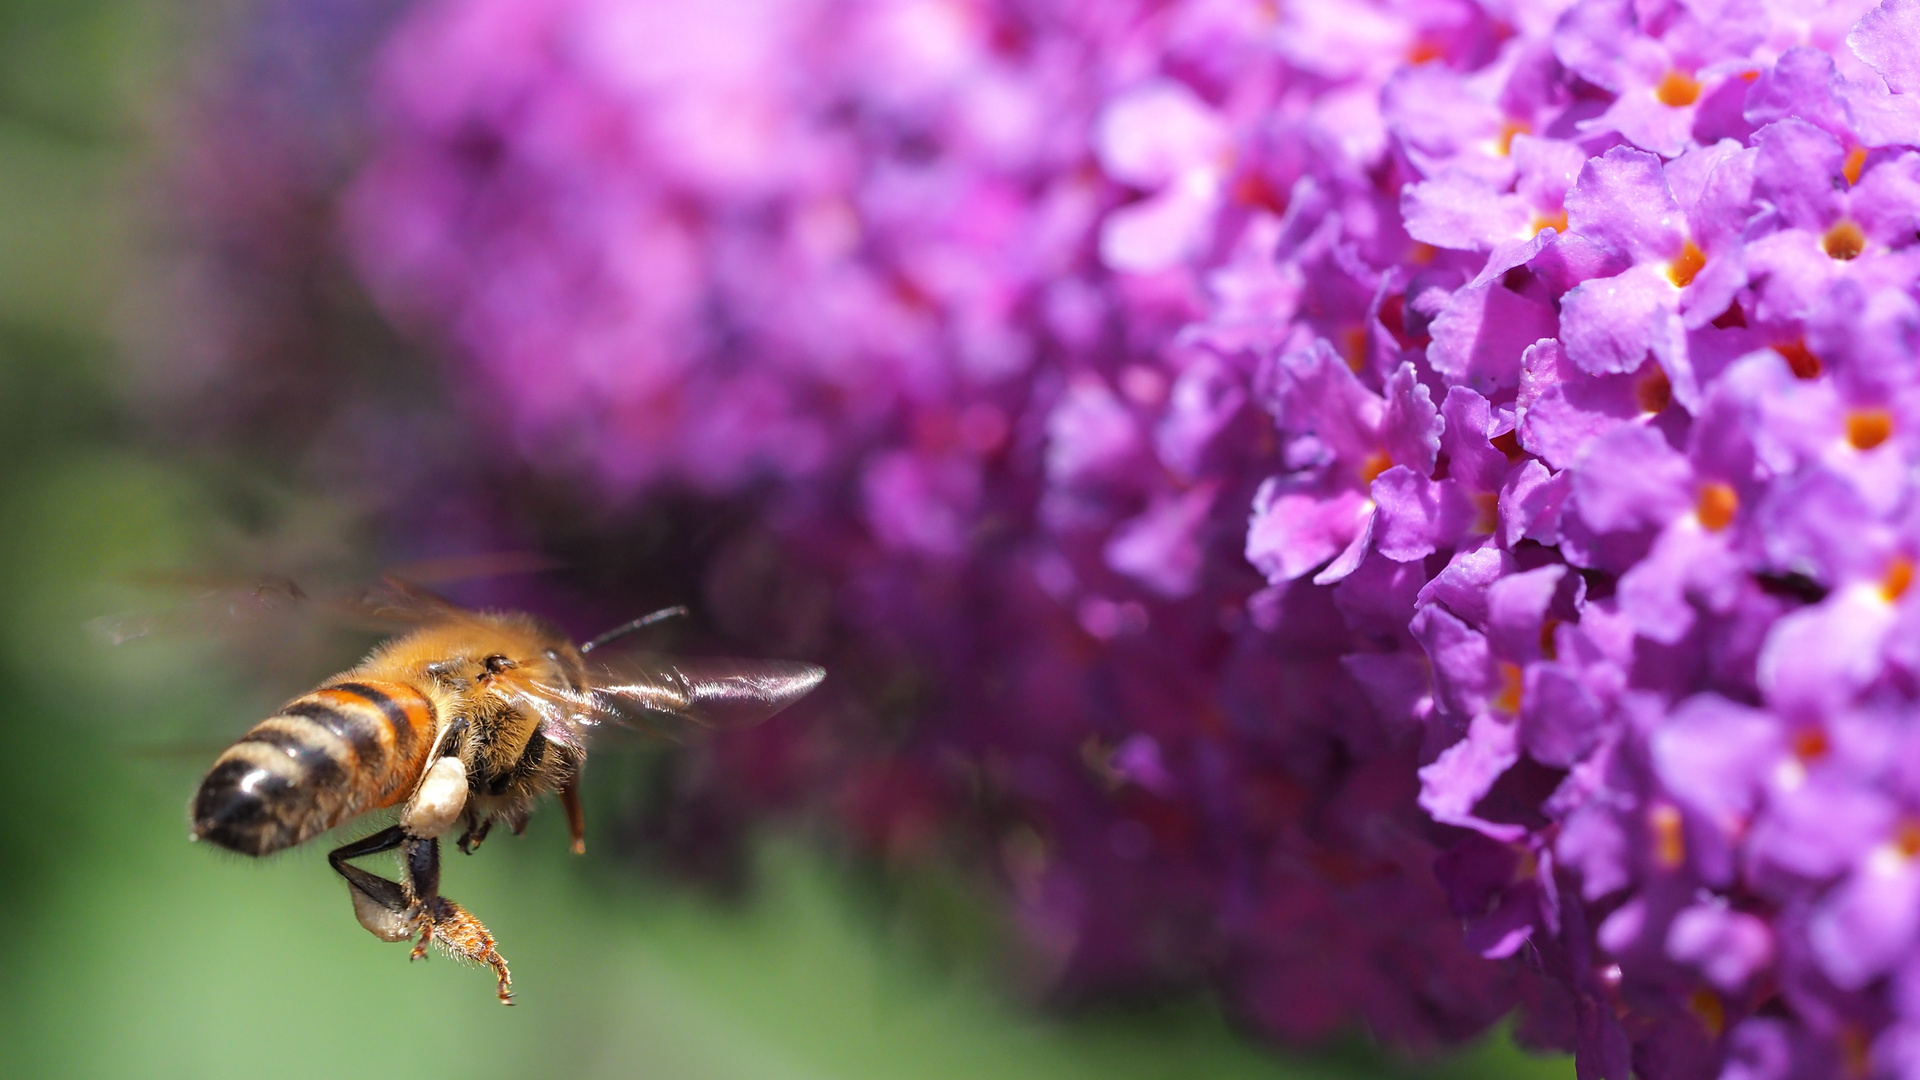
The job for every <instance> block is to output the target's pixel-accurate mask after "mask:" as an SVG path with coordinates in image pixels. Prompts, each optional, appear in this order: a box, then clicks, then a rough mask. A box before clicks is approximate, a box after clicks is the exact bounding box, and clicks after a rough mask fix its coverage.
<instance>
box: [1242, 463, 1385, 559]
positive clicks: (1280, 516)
mask: <svg viewBox="0 0 1920 1080" xmlns="http://www.w3.org/2000/svg"><path fill="white" fill-rule="evenodd" d="M1370 516H1371V510H1369V508H1368V506H1367V497H1366V495H1365V494H1364V493H1362V492H1360V491H1356V490H1354V489H1352V488H1330V487H1328V486H1327V485H1325V484H1323V483H1321V482H1319V481H1317V480H1311V479H1301V478H1295V477H1287V478H1281V477H1273V478H1270V479H1268V480H1267V481H1266V482H1264V483H1262V484H1261V485H1260V490H1259V491H1258V492H1256V493H1255V494H1254V497H1253V516H1252V520H1251V521H1250V522H1249V523H1248V526H1247V561H1248V562H1250V563H1252V564H1253V565H1254V568H1255V569H1257V570H1259V571H1260V572H1261V573H1262V574H1265V575H1266V578H1267V580H1268V581H1270V582H1273V583H1275V584H1278V583H1280V582H1282V581H1291V580H1293V579H1294V578H1297V577H1299V576H1301V575H1302V574H1305V573H1307V572H1309V571H1311V570H1312V569H1314V568H1315V567H1317V566H1319V565H1320V564H1321V563H1324V562H1326V561H1327V560H1328V559H1331V558H1333V557H1334V556H1335V555H1337V554H1339V553H1340V550H1341V549H1342V548H1344V547H1346V546H1347V544H1348V543H1350V542H1351V541H1352V540H1353V538H1354V537H1355V536H1357V535H1358V534H1359V533H1360V531H1361V527H1362V526H1363V525H1364V524H1365V519H1366V518H1368V517H1370Z"/></svg>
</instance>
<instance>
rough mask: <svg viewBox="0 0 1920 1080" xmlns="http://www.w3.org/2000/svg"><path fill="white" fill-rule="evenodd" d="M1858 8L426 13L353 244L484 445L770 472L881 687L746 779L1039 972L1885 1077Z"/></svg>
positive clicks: (1598, 1069)
mask: <svg viewBox="0 0 1920 1080" xmlns="http://www.w3.org/2000/svg"><path fill="white" fill-rule="evenodd" d="M1916 11H1920V8H1916V6H1915V5H1914V4H1912V3H1910V2H1908V0H1885V2H1882V3H1879V4H1877V5H1876V4H1873V3H1871V2H1868V0H1847V2H1844V3H1832V4H1803V3H1797V2H1791V0H1750V2H1749V0H1737V2H1731V3H1727V2H1718V0H1713V2H1709V0H1634V2H1631V3H1630V2H1627V0H1574V2H1572V3H1564V2H1553V0H1539V2H1534V0H1503V2H1495V0H1392V2H1389V0H1379V2H1372V0H1354V2H1351V3H1344V4H1288V5H1284V6H1281V7H1278V8H1276V7H1275V6H1273V5H1269V4H1264V3H1259V2H1255V0H1246V2H1244V3H1243V2H1239V0H1183V2H1168V3H1147V2H1146V0H1141V2H1138V3H1132V2H1128V3H1119V4H1113V3H1081V2H1076V0H785V2H775V0H729V2H727V3H723V4H709V5H693V6H684V5H683V6H679V7H675V6H672V5H665V4H653V3H641V4H633V3H614V2H612V0H481V2H477V3H471V2H470V3H462V4H454V3H428V4H424V5H422V6H420V7H419V8H417V9H416V10H415V11H414V12H413V14H412V15H411V16H410V17H409V18H408V19H407V21H406V23H405V24H404V25H403V27H402V28H401V29H400V30H399V31H397V33H396V35H395V36H394V37H393V38H392V40H391V41H390V42H389V44H388V46H387V49H386V52H385V54H384V56H385V58H384V62H383V66H382V71H383V72H384V74H383V76H382V78H381V81H380V83H379V86H378V91H377V94H376V107H377V109H378V113H379V122H380V131H379V137H378V139H377V140H376V142H375V145H374V151H373V155H372V158H371V160H370V162H369V163H368V164H367V165H366V167H365V168H364V169H363V170H362V171H361V172H360V173H359V174H358V178H357V180H356V181H355V184H354V187H353V191H352V194H351V197H350V198H349V199H348V200H347V207H346V223H347V231H348V235H349V239H350V244H351V247H352V250H353V252H354V255H355V258H356V259H357V261H358V265H359V266H360V267H361V271H362V275H363V277H364V278H365V280H366V281H367V282H368V283H369V284H370V286H371V287H372V289H373V290H374V292H375V294H376V296H377V297H378V298H379V300H380V302H381V303H382V304H383V305H384V306H385V308H386V310H387V311H388V312H389V313H390V314H391V315H392V316H393V317H394V318H395V319H396V320H398V321H400V322H402V323H403V324H406V325H409V326H412V327H414V328H416V329H417V331H418V332H419V333H421V334H423V335H424V336H426V337H427V338H428V339H430V340H433V341H436V342H437V343H439V344H441V345H442V346H444V347H445V349H446V351H447V353H448V355H449V357H450V362H451V364H452V365H453V370H455V371H456V372H458V373H460V376H461V380H460V381H461V383H462V385H463V386H465V387H467V388H468V390H469V393H470V394H471V396H472V400H473V405H474V407H475V408H476V409H479V410H480V411H481V413H482V415H484V416H486V417H488V418H489V419H490V420H493V421H495V422H497V423H499V424H500V425H502V428H503V430H504V431H506V432H507V433H509V438H508V439H507V440H506V442H507V443H509V444H510V445H506V446H503V447H502V448H501V449H502V450H504V451H505V452H506V454H507V456H508V457H510V458H521V459H525V460H530V461H532V462H533V463H535V464H536V465H537V466H538V467H539V468H541V469H543V470H546V471H548V472H549V473H555V474H576V475H585V476H588V477H591V478H592V479H594V480H595V481H597V482H598V483H599V485H600V492H601V497H602V498H603V499H604V500H605V501H607V502H618V501H620V500H622V499H627V498H631V497H635V496H638V495H641V494H643V493H646V492H649V491H655V490H658V489H660V488H661V487H663V486H687V487H691V488H694V489H696V490H698V491H702V492H705V493H708V494H713V495H722V496H724V495H730V494H735V493H738V492H741V491H744V490H746V489H748V488H750V487H752V486H754V485H756V484H758V483H759V482H760V481H762V480H764V479H767V478H772V479H775V480H777V481H778V483H777V484H775V485H773V491H774V494H772V495H771V496H769V497H768V498H769V501H768V507H767V510H766V514H765V520H764V523H763V527H764V529H765V530H766V532H767V533H768V534H769V535H771V536H773V537H775V538H776V539H775V540H774V541H773V543H775V544H776V545H777V546H778V550H779V551H780V554H781V558H782V560H784V561H788V562H792V563H795V564H797V565H800V566H803V567H804V568H805V569H804V570H803V571H797V572H800V573H804V574H806V575H809V576H811V577H812V578H815V579H817V580H819V581H821V582H825V583H826V585H825V586H824V587H825V588H826V589H827V591H828V592H829V593H830V594H831V597H832V602H833V603H835V604H836V605H837V616H838V619H839V621H840V625H842V626H844V627H847V628H849V630H850V633H851V637H850V639H849V643H848V644H847V645H846V646H845V652H844V654H843V655H842V661H843V663H844V664H846V665H848V666H849V669H850V670H854V671H861V672H868V673H885V674H874V675H873V680H874V682H875V684H876V685H881V684H885V685H892V684H894V683H899V682H912V683H914V684H915V685H923V686H928V687H933V688H935V689H932V690H929V691H928V692H927V693H926V694H925V695H924V696H923V698H921V699H920V704H919V705H918V706H917V708H916V709H915V713H914V721H915V723H914V726H913V728H912V732H911V734H910V735H909V736H907V737H905V738H904V739H901V740H898V741H892V740H889V739H880V738H873V739H868V740H866V741H865V742H863V741H862V740H861V738H860V737H859V736H856V735H852V734H848V735H845V736H844V737H840V738H835V739H834V740H832V743H833V748H832V750H831V752H830V753H828V754H827V755H826V756H827V757H828V758H830V759H831V761H832V764H831V765H830V766H829V765H822V764H819V763H818V762H815V763H814V764H812V765H804V766H801V765H795V766H793V767H792V769H790V770H789V771H790V772H791V773H794V774H797V775H799V776H800V777H801V779H800V780H797V781H794V782H793V783H791V784H790V785H789V786H791V787H794V788H796V789H800V790H808V789H809V786H810V785H811V786H812V788H813V789H816V793H818V792H817V789H821V788H826V789H831V790H830V791H829V792H828V793H827V794H826V796H825V798H824V799H823V801H825V802H827V803H830V804H832V805H833V806H835V807H836V808H837V809H838V810H839V811H840V813H841V814H842V816H843V818H844V820H846V821H847V822H848V823H849V826H850V828H851V831H852V832H853V833H854V834H855V835H856V836H860V837H864V838H866V839H867V841H868V842H869V844H870V846H871V847H873V848H874V849H876V850H880V851H884V852H886V853H889V854H891V855H893V856H895V857H903V858H904V857H910V856H911V853H913V852H917V851H920V850H922V849H923V848H924V847H925V845H926V844H927V843H929V842H931V841H930V840H929V839H928V838H929V837H930V836H934V835H937V834H939V833H940V831H941V830H942V829H951V830H953V831H955V832H956V833H962V834H965V835H968V836H972V837H975V838H981V837H984V838H986V840H987V841H988V842H987V843H985V844H978V843H975V844H974V847H975V848H976V849H979V848H985V849H987V850H989V851H991V852H992V853H993V854H992V856H991V859H992V861H993V864H994V866H995V869H996V872H997V873H998V874H999V876H1000V879H1001V880H1002V882H1003V883H1004V885H1005V888H1006V891H1007V894H1008V896H1009V898H1010V903H1011V904H1012V906H1013V908H1014V910H1015V912H1016V916H1017V922H1018V924H1019V925H1020V926H1021V927H1022V928H1023V929H1024V930H1025V931H1026V933H1027V935H1028V937H1029V939H1030V941H1031V943H1032V944H1033V945H1034V951H1035V954H1036V955H1037V956H1039V957H1041V958H1042V959H1043V960H1044V961H1045V962H1046V967H1045V970H1044V971H1043V972H1042V974H1043V975H1044V976H1045V979H1046V981H1047V984H1048V985H1050V986H1052V987H1054V988H1056V989H1059V990H1061V991H1063V992H1077V991H1088V992H1096V991H1104V990H1114V989H1125V988H1131V987H1137V986H1159V985H1169V984H1192V983H1205V984H1209V985H1212V986H1214V987H1216V988H1218V989H1220V990H1221V991H1222V992H1224V994H1225V995H1226V998H1227V1000H1228V1001H1230V1002H1231V1003H1232V1005H1233V1007H1234V1008H1235V1009H1237V1010H1238V1011H1239V1012H1240V1013H1242V1014H1243V1015H1245V1016H1246V1017H1247V1018H1249V1019H1250V1020H1251V1021H1252V1022H1253V1023H1255V1024H1257V1025H1259V1026H1261V1027H1262V1028H1264V1029H1265V1030H1267V1031H1270V1032H1273V1033H1275V1034H1278V1035H1281V1036H1284V1037H1289V1038H1310V1037H1313V1036H1316V1035H1319V1034H1322V1033H1325V1032H1327V1031H1330V1030H1334V1029H1336V1028H1337V1027H1339V1026H1340V1025H1342V1024H1344V1023H1348V1022H1351V1021H1352V1020H1354V1019H1356V1018H1357V1019H1360V1020H1362V1021H1364V1022H1365V1023H1367V1024H1369V1025H1371V1026H1372V1028H1373V1029H1374V1030H1375V1031H1377V1032H1379V1033H1381V1034H1382V1035H1383V1036H1385V1037H1387V1038H1390V1039H1393V1040H1396V1041H1401V1042H1407V1043H1413V1044H1420V1043H1432V1042H1439V1041H1447V1040H1453V1039H1458V1038H1462V1037H1465V1036H1466V1035H1468V1034H1470V1033H1471V1032H1473V1031H1476V1030H1479V1029H1480V1028H1481V1027H1483V1026H1484V1025H1485V1024H1486V1023H1487V1022H1489V1021H1490V1020H1491V1019H1492V1018H1494V1017H1496V1016H1498V1015H1500V1014H1501V1013H1502V1012H1503V1011H1504V1010H1506V1009H1507V1008H1508V1007H1509V1005H1510V1004H1511V1003H1512V1002H1514V1001H1516V1000H1519V1001H1521V1002H1522V1003H1523V1006H1524V1013H1523V1017H1522V1021H1521V1027H1520V1029H1519V1030H1520V1033H1521V1035H1522V1037H1523V1038H1525V1039H1527V1040H1530V1041H1532V1042H1535V1043H1539V1044H1542V1045H1557V1046H1567V1047H1576V1048H1577V1049H1578V1052H1579V1056H1580V1069H1581V1074H1582V1076H1592V1077H1606V1078H1609V1080H1624V1078H1625V1077H1626V1075H1627V1074H1628V1071H1629V1070H1632V1071H1633V1072H1635V1073H1636V1074H1637V1075H1639V1076H1641V1077H1644V1078H1648V1080H1665V1078H1682V1077H1713V1076H1720V1077H1728V1078H1733V1077H1747V1078H1753V1080H1760V1078H1766V1080H1788V1078H1802V1077H1805V1078H1811V1077H1820V1076H1836V1075H1860V1076H1866V1075H1900V1076H1915V1075H1920V1064H1916V1063H1920V768H1916V767H1915V766H1913V765H1912V764H1910V762H1912V761H1914V760H1920V758H1916V757H1915V754H1914V752H1913V751H1914V750H1915V749H1920V744H1916V736H1915V732H1916V731H1920V727H1916V720H1915V717H1916V715H1920V645H1916V644H1915V642H1916V641H1920V592H1916V591H1914V590H1912V589H1911V588H1910V586H1911V584H1912V581H1913V577H1914V574H1915V572H1916V571H1915V561H1916V559H1920V502H1916V500H1915V498H1914V485H1913V482H1912V480H1911V477H1912V476H1913V468H1914V465H1915V463H1916V461H1920V435H1917V434H1916V433H1920V360H1916V357H1917V356H1920V292H1916V284H1920V244H1916V243H1915V236H1916V229H1917V228H1920V152H1916V149H1915V148H1916V145H1920V98H1916V97H1914V96H1913V95H1914V94H1915V93H1916V92H1917V91H1916V90H1915V87H1914V83H1915V82H1916V80H1917V79H1920V69H1916V68H1915V64H1914V62H1913V60H1912V57H1911V55H1910V54H1911V53H1912V52H1913V49H1912V48H1911V47H1910V46H1911V45H1912V42H1911V41H1909V39H1910V38H1911V37H1912V36H1913V35H1912V31H1913V29H1914V28H1915V27H1916V26H1917V25H1920V15H1917V14H1916ZM729 557H731V556H728V555H723V556H721V557H720V558H721V559H722V561H724V560H725V559H726V558H729ZM729 565H732V564H729ZM714 580H715V581H716V582H717V581H719V580H720V579H719V578H718V577H716V578H715V579H714ZM712 591H713V592H714V593H715V596H714V597H712V598H711V599H712V600H713V605H714V607H715V608H716V609H717V610H718V611H720V612H721V613H722V615H723V616H725V615H726V614H727V613H728V612H733V615H732V616H731V618H732V621H733V625H736V626H754V625H756V619H757V618H758V617H759V612H760V611H761V609H755V608H752V607H751V605H750V604H745V605H744V606H743V604H735V603H734V601H733V600H732V599H729V597H731V596H732V595H733V594H731V593H729V592H728V591H727V588H726V587H724V586H723V585H719V584H715V585H713V586H712ZM729 605H732V606H729ZM742 612H748V613H751V614H742ZM889 680H891V682H889ZM1435 867H1437V869H1438V880H1436V879H1435V876H1434V875H1433V874H1432V872H1431V871H1432V869H1433V868H1435ZM1461 920H1464V923H1465V932H1464V935H1463V934H1462V932H1461V928H1460V921H1461ZM1475 953H1477V954H1479V957H1485V958H1495V959H1498V960H1501V961H1503V963H1501V964H1495V963H1493V962H1491V961H1489V960H1483V959H1479V958H1476V957H1475V956H1474V955H1473V954H1475Z"/></svg>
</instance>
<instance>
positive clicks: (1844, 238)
mask: <svg viewBox="0 0 1920 1080" xmlns="http://www.w3.org/2000/svg"><path fill="white" fill-rule="evenodd" d="M1820 250H1822V251H1824V252H1826V253H1827V255H1828V256H1830V257H1832V258H1835V259H1839V260H1840V261H1841V262H1845V261H1846V260H1848V259H1851V258H1855V257H1857V256H1858V255H1859V254H1860V253H1861V252H1863V251H1865V250H1867V234H1866V233H1863V232H1861V231H1860V226H1858V225H1855V224H1854V223H1853V222H1851V221H1841V222H1840V223H1839V224H1837V225H1835V226H1834V227H1833V228H1831V229H1828V230H1827V235H1825V236H1823V237H1821V238H1820Z"/></svg>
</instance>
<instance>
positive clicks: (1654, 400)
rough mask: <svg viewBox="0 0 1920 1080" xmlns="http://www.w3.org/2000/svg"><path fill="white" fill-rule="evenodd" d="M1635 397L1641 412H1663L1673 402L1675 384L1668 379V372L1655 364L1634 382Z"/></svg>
mask: <svg viewBox="0 0 1920 1080" xmlns="http://www.w3.org/2000/svg"><path fill="white" fill-rule="evenodd" d="M1633 397H1634V400H1635V401H1637V402H1638V403H1639V405H1640V411H1641V412H1644V413H1657V412H1662V411H1664V410H1665V409H1666V407H1667V406H1668V405H1670V404H1672V402H1673V384H1672V383H1670V382H1668V381H1667V373H1666V372H1665V371H1662V370H1661V369H1660V367H1659V366H1658V365H1655V366H1654V367H1653V368H1652V369H1651V370H1650V371H1648V372H1647V373H1646V374H1645V375H1642V376H1640V380H1639V381H1638V382H1636V383H1634V384H1633Z"/></svg>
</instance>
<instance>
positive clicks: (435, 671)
mask: <svg viewBox="0 0 1920 1080" xmlns="http://www.w3.org/2000/svg"><path fill="white" fill-rule="evenodd" d="M459 666H460V661H458V660H435V661H434V662H433V663H431V664H428V665H427V677H428V678H430V679H434V680H436V681H440V682H444V681H446V680H447V679H450V678H452V677H453V673H454V670H455V669H456V668H458V667H459Z"/></svg>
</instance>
